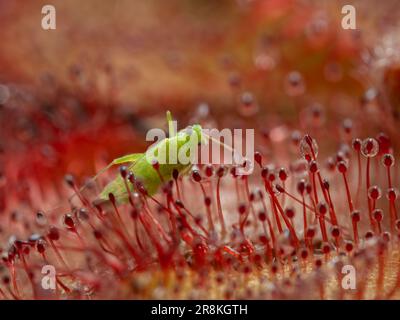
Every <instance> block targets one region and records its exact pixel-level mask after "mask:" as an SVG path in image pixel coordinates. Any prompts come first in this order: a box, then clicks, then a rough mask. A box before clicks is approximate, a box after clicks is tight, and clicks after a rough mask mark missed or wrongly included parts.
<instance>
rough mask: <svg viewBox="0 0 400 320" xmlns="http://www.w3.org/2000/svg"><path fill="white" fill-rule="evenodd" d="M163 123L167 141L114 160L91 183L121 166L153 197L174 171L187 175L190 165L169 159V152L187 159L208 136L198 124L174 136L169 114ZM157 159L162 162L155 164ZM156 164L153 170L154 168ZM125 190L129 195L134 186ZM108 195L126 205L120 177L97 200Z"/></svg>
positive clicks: (168, 113)
mask: <svg viewBox="0 0 400 320" xmlns="http://www.w3.org/2000/svg"><path fill="white" fill-rule="evenodd" d="M167 122H168V130H169V137H168V138H164V139H162V140H161V141H159V142H157V143H156V144H155V145H153V146H151V147H150V148H149V149H148V150H147V151H146V153H133V154H128V155H125V156H123V157H120V158H117V159H114V160H113V161H112V162H111V163H110V164H109V165H108V166H107V167H106V168H105V169H103V170H102V171H101V172H100V173H99V174H97V175H96V176H95V177H94V179H96V177H97V176H98V175H100V174H101V173H103V172H104V171H105V170H107V169H109V168H110V167H111V166H114V165H125V166H126V167H127V171H128V172H131V173H132V174H133V176H134V178H135V181H139V182H140V183H141V184H142V185H143V187H144V188H145V189H146V191H147V193H148V194H149V195H153V194H155V193H156V192H157V191H158V189H159V188H160V186H161V185H162V184H163V183H165V182H167V181H170V180H171V179H172V178H173V172H174V170H177V171H178V172H179V173H180V174H185V173H186V172H188V171H189V170H190V169H191V167H192V164H191V162H190V161H189V162H183V163H182V161H180V159H179V157H174V158H171V157H170V151H169V150H170V149H172V148H174V149H173V150H174V151H173V152H175V151H176V153H177V154H179V153H185V155H186V156H187V157H191V156H192V153H193V150H194V149H197V148H198V145H199V144H202V143H206V142H207V139H206V137H208V136H206V135H205V134H203V130H202V127H201V126H200V125H199V124H195V125H193V126H189V127H187V128H185V129H182V130H180V131H178V132H175V127H174V126H173V121H172V116H171V113H170V112H169V111H168V112H167ZM171 154H173V153H171ZM160 158H161V159H162V158H163V159H164V160H165V161H163V162H159V161H157V159H160ZM172 160H174V161H172ZM176 160H178V161H176ZM156 162H157V167H155V165H154V163H156ZM128 186H129V188H131V191H132V190H133V188H134V186H133V185H132V184H131V183H129V184H128ZM110 193H112V194H113V195H114V197H115V199H116V201H117V203H118V204H122V203H126V202H127V201H128V200H129V195H128V191H127V188H126V183H125V181H124V179H123V178H122V176H121V175H119V176H118V177H116V178H115V179H114V180H113V181H111V182H110V183H109V184H108V185H106V186H105V187H104V189H103V190H102V191H101V193H100V195H99V196H98V200H105V201H107V200H109V195H110Z"/></svg>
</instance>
